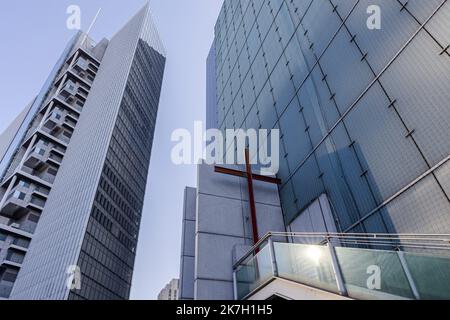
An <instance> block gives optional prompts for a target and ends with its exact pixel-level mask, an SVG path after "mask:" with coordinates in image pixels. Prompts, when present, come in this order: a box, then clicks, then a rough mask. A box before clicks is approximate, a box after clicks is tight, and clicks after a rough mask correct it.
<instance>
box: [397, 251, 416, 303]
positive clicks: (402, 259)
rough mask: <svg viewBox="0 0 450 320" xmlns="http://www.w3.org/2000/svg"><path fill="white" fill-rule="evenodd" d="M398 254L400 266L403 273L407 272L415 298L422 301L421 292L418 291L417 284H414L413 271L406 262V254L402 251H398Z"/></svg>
mask: <svg viewBox="0 0 450 320" xmlns="http://www.w3.org/2000/svg"><path fill="white" fill-rule="evenodd" d="M397 254H398V257H399V259H400V264H401V265H402V268H403V271H404V272H405V275H406V279H408V283H409V286H410V287H411V291H412V293H413V295H414V298H416V299H417V300H420V294H419V290H417V287H416V283H415V282H414V279H413V277H412V274H411V271H410V270H409V268H408V263H407V262H406V259H405V254H404V252H403V251H401V250H399V251H397Z"/></svg>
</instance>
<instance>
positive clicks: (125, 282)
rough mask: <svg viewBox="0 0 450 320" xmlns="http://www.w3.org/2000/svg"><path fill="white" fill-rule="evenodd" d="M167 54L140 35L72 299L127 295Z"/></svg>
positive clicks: (118, 297)
mask: <svg viewBox="0 0 450 320" xmlns="http://www.w3.org/2000/svg"><path fill="white" fill-rule="evenodd" d="M164 65H165V58H164V57H163V56H162V55H161V54H160V53H158V52H157V51H155V50H154V49H152V48H151V47H150V46H149V45H148V44H147V42H145V41H142V40H140V41H139V43H138V48H137V50H136V54H135V58H134V60H133V64H132V67H131V71H130V74H129V78H128V82H127V85H126V88H125V92H124V96H123V100H122V103H121V106H120V109H119V114H118V116H117V120H116V124H115V127H114V131H113V134H112V138H111V142H110V145H109V149H108V152H107V156H106V161H105V165H104V168H103V171H102V175H101V178H100V183H99V186H98V190H97V193H96V197H95V201H94V206H93V208H92V213H91V216H90V218H89V222H88V226H87V230H86V234H85V237H84V240H83V245H82V248H81V253H80V257H79V261H78V265H79V266H80V268H81V274H82V281H83V285H82V288H81V290H72V291H71V292H70V294H69V299H88V300H98V299H102V300H103V299H128V297H129V294H130V287H131V280H132V274H133V267H134V259H135V255H136V246H137V240H138V234H139V225H140V220H141V214H142V207H143V201H144V195H145V186H146V183H147V173H148V167H149V163H150V155H151V150H152V143H153V134H154V130H155V124H156V116H157V111H158V103H159V95H160V92H161V84H162V78H163V72H164Z"/></svg>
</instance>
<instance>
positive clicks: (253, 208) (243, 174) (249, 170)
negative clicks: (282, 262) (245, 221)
mask: <svg viewBox="0 0 450 320" xmlns="http://www.w3.org/2000/svg"><path fill="white" fill-rule="evenodd" d="M245 168H246V170H245V171H239V170H233V169H228V168H224V167H218V166H216V167H215V172H218V173H223V174H228V175H232V176H236V177H241V178H247V185H248V201H249V206H250V214H251V219H252V233H253V242H254V244H257V243H258V242H259V234H258V223H257V217H256V205H255V194H254V190H253V180H257V181H263V182H267V183H273V184H278V185H279V184H281V180H280V179H277V178H272V177H268V176H263V175H259V174H255V173H252V166H251V164H250V153H249V150H248V149H245Z"/></svg>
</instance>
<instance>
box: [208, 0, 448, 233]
mask: <svg viewBox="0 0 450 320" xmlns="http://www.w3.org/2000/svg"><path fill="white" fill-rule="evenodd" d="M449 13H450V2H449V1H443V0H435V1H406V0H398V1H382V0H375V1H373V0H362V1H347V0H324V1H314V0H293V1H291V0H271V1H268V0H266V1H261V0H252V1H232V0H226V1H225V2H224V5H223V8H222V10H221V13H220V15H219V18H218V21H217V24H216V29H215V49H214V50H215V57H216V75H217V85H216V90H217V108H218V123H219V127H220V129H222V130H224V129H227V128H228V129H230V128H254V129H258V128H265V129H272V128H274V129H279V130H280V132H281V134H280V137H281V138H280V170H279V172H278V177H279V178H280V179H281V180H282V184H281V186H280V188H279V192H280V198H281V203H282V207H283V213H284V216H285V221H286V225H287V226H288V227H289V226H290V225H291V224H293V223H295V224H296V225H301V226H302V227H301V228H302V229H300V230H298V229H297V231H327V229H324V230H321V229H317V228H314V226H311V225H310V223H308V219H309V218H307V217H306V216H302V213H303V212H304V209H305V208H307V207H308V206H309V205H310V204H311V203H313V202H314V201H315V200H317V199H318V198H319V197H320V196H321V195H323V194H325V195H326V196H327V198H328V200H329V202H330V204H331V208H332V213H333V220H334V221H335V225H336V226H335V227H336V230H338V231H339V232H345V233H370V232H373V233H425V234H429V233H432V234H436V233H442V234H446V233H449V232H450V161H449V160H450V157H449V155H450V140H449V139H448V137H449V135H450V125H449V123H450V111H449V108H448V100H449V92H450V83H449V82H448V81H447V78H448V74H449V71H450V49H449V44H450V29H449V28H447V27H445V21H446V19H447V18H446V17H448V15H449ZM378 20H379V21H378ZM378 24H379V26H380V28H378ZM297 220H299V221H297Z"/></svg>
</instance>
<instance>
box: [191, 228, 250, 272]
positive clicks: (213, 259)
mask: <svg viewBox="0 0 450 320" xmlns="http://www.w3.org/2000/svg"><path fill="white" fill-rule="evenodd" d="M244 244H246V242H245V240H244V239H243V238H237V237H227V236H219V235H213V234H205V233H198V234H197V251H196V257H195V258H196V270H195V278H196V279H213V280H226V281H232V280H233V271H232V267H233V248H234V247H235V246H236V245H244Z"/></svg>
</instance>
